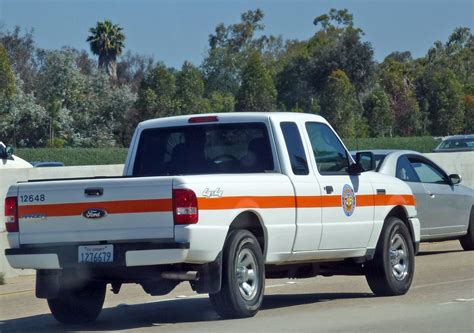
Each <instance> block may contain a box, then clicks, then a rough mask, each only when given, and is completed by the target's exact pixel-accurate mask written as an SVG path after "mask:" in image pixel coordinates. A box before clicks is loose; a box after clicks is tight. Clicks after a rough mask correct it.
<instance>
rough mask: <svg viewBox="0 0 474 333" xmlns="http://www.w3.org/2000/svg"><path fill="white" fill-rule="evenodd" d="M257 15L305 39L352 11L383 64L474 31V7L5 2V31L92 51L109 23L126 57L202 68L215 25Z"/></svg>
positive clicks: (395, 1)
mask: <svg viewBox="0 0 474 333" xmlns="http://www.w3.org/2000/svg"><path fill="white" fill-rule="evenodd" d="M256 8H260V9H262V10H263V12H264V13H265V18H264V24H265V32H264V33H265V34H272V35H281V36H282V37H283V38H284V39H300V40H301V39H307V38H309V37H311V36H312V35H313V34H314V32H315V31H316V30H317V28H316V27H315V26H314V25H313V19H314V18H315V17H316V16H319V15H321V14H324V13H327V12H328V11H329V9H330V8H337V9H341V8H347V9H349V11H350V12H351V13H352V14H353V15H354V23H355V25H356V26H357V27H359V28H362V30H363V31H364V32H365V36H364V40H366V41H370V42H371V43H372V47H373V48H374V54H375V59H376V60H378V61H382V60H383V58H384V57H385V56H387V55H388V54H390V53H391V52H392V51H411V52H412V55H413V56H414V57H415V58H417V57H421V56H423V55H425V54H426V52H427V51H428V49H429V48H430V47H431V46H432V45H433V43H434V42H435V41H437V40H440V41H443V42H445V41H446V40H447V38H448V37H449V35H450V34H451V32H452V31H453V30H454V29H455V28H456V27H459V26H466V27H469V28H471V30H474V26H473V25H474V0H378V1H376V0H345V1H337V0H336V1H335V0H332V1H329V0H326V1H322V0H293V1H290V0H254V1H248V0H239V1H237V0H194V1H193V0H175V1H171V0H156V1H151V0H101V1H98V0H76V1H72V0H54V1H53V0H0V26H1V27H2V28H3V29H12V28H13V27H14V26H16V25H19V26H20V27H22V28H25V29H31V28H33V29H34V36H35V41H36V44H37V47H40V48H44V49H58V48H61V47H63V46H72V47H75V48H77V49H85V50H89V46H88V44H87V42H86V38H87V36H88V30H89V28H90V27H91V26H94V25H95V24H96V22H97V21H102V20H104V19H110V20H112V22H114V23H116V24H119V25H120V26H122V27H123V29H124V32H125V34H126V36H127V40H126V48H125V51H127V50H130V51H132V52H134V53H135V52H136V53H140V54H145V55H151V56H153V57H154V58H155V60H157V61H163V62H164V63H165V64H166V65H168V66H171V67H175V68H179V67H181V65H182V63H183V62H184V61H185V60H188V61H191V62H192V63H194V64H196V65H199V64H200V63H201V61H202V59H203V57H204V56H205V54H206V50H207V47H208V36H209V34H210V33H213V32H214V29H215V27H216V25H217V24H219V23H224V24H226V25H227V24H232V23H236V22H238V21H239V20H240V14H241V13H242V12H244V11H246V10H249V9H256Z"/></svg>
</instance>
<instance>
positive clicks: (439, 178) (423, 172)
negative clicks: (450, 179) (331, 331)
mask: <svg viewBox="0 0 474 333" xmlns="http://www.w3.org/2000/svg"><path fill="white" fill-rule="evenodd" d="M409 161H410V164H411V166H412V167H413V169H414V170H415V172H416V174H417V175H418V178H420V181H421V182H422V183H429V184H447V181H446V176H445V175H444V173H443V172H442V171H441V170H439V169H438V168H437V167H435V166H434V165H432V164H431V163H429V162H427V161H423V160H420V159H417V158H409Z"/></svg>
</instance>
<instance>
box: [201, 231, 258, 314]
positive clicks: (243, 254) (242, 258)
mask: <svg viewBox="0 0 474 333" xmlns="http://www.w3.org/2000/svg"><path fill="white" fill-rule="evenodd" d="M222 259H223V261H222V264H223V265H222V286H221V290H220V291H219V292H217V293H213V294H209V298H210V300H211V303H212V305H213V307H214V309H215V310H216V312H217V313H218V314H219V315H220V316H221V317H222V318H226V319H227V318H246V317H252V316H254V315H255V314H256V313H257V312H258V310H259V309H260V306H261V305H262V301H263V293H264V289H265V265H264V263H263V255H262V250H261V249H260V245H259V244H258V241H257V239H256V238H255V236H254V235H253V234H252V233H250V232H249V231H247V230H233V231H231V232H230V234H229V235H228V237H227V240H226V243H225V246H224V253H223V258H222Z"/></svg>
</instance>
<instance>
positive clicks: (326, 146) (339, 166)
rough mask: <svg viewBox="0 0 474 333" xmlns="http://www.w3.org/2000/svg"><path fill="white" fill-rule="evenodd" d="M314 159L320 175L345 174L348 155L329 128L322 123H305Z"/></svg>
mask: <svg viewBox="0 0 474 333" xmlns="http://www.w3.org/2000/svg"><path fill="white" fill-rule="evenodd" d="M306 131H307V132H308V136H309V140H310V142H311V147H312V149H313V154H314V159H315V160H316V165H317V167H318V171H319V173H320V174H321V175H340V174H344V175H346V174H347V168H348V166H349V155H348V153H347V151H346V149H345V148H344V146H343V145H342V143H341V141H340V140H339V139H338V137H337V136H336V135H335V134H334V132H333V131H332V130H331V128H330V127H329V126H328V125H326V124H323V123H315V122H307V123H306Z"/></svg>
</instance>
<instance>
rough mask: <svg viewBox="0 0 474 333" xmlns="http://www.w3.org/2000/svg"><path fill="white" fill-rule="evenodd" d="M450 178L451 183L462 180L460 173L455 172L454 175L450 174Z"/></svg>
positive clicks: (457, 182) (454, 183)
mask: <svg viewBox="0 0 474 333" xmlns="http://www.w3.org/2000/svg"><path fill="white" fill-rule="evenodd" d="M449 180H450V181H451V184H453V185H456V184H459V183H460V182H461V180H462V178H461V176H460V175H458V174H455V173H454V174H452V175H449Z"/></svg>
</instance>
